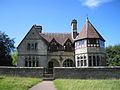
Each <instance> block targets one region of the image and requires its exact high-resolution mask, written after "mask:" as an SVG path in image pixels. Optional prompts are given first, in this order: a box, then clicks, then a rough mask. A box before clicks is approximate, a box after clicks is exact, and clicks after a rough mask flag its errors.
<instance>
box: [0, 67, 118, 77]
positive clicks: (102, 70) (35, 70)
mask: <svg viewBox="0 0 120 90" xmlns="http://www.w3.org/2000/svg"><path fill="white" fill-rule="evenodd" d="M43 73H44V69H43V68H42V67H0V75H6V76H20V77H38V78H43ZM54 78H55V79H57V78H66V79H69V78H70V79H120V67H89V68H88V67H87V68H74V67H73V68H71V67H69V68H65V67H55V68H54Z"/></svg>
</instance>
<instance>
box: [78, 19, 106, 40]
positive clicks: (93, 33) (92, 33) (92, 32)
mask: <svg viewBox="0 0 120 90" xmlns="http://www.w3.org/2000/svg"><path fill="white" fill-rule="evenodd" d="M87 38H96V39H101V40H103V41H105V40H104V38H103V37H102V36H101V35H100V34H99V32H98V31H97V30H96V29H95V28H94V26H93V25H92V24H91V23H90V21H89V20H87V21H86V23H85V24H84V26H83V28H82V30H81V32H80V33H79V35H78V36H77V37H76V40H81V39H87Z"/></svg>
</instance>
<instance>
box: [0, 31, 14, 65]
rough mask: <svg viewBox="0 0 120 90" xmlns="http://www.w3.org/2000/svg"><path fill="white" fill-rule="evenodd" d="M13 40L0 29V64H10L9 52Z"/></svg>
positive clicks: (12, 46)
mask: <svg viewBox="0 0 120 90" xmlns="http://www.w3.org/2000/svg"><path fill="white" fill-rule="evenodd" d="M14 48H15V47H14V40H13V39H10V38H9V37H8V35H6V34H5V33H2V32H1V31H0V66H10V65H12V58H11V55H10V54H11V52H12V51H13V50H14Z"/></svg>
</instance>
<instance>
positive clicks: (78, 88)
mask: <svg viewBox="0 0 120 90" xmlns="http://www.w3.org/2000/svg"><path fill="white" fill-rule="evenodd" d="M54 84H55V86H56V88H57V89H58V90H120V80H116V79H111V80H82V79H56V80H54Z"/></svg>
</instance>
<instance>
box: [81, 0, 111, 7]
mask: <svg viewBox="0 0 120 90" xmlns="http://www.w3.org/2000/svg"><path fill="white" fill-rule="evenodd" d="M80 1H81V2H82V5H85V6H88V7H98V6H100V5H101V4H103V3H107V2H110V1H112V0H80Z"/></svg>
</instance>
